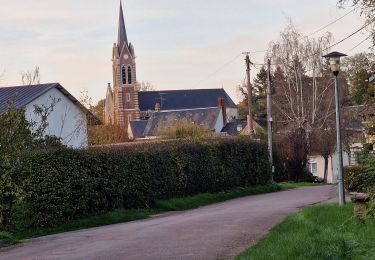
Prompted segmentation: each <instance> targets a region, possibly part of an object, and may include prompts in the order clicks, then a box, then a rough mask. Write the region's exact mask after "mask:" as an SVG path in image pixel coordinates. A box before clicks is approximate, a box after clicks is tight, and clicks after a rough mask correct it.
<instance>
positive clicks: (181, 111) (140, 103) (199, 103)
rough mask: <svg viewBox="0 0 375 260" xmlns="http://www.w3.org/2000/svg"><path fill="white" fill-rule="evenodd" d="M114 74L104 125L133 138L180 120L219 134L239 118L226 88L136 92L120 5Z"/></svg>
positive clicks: (152, 133) (131, 52) (130, 48)
mask: <svg viewBox="0 0 375 260" xmlns="http://www.w3.org/2000/svg"><path fill="white" fill-rule="evenodd" d="M112 73H113V88H112V87H111V85H110V84H108V86H107V93H106V99H105V107H104V123H105V124H106V125H119V126H120V127H122V128H123V129H126V130H127V132H128V136H129V137H130V138H143V137H150V136H157V135H158V133H159V132H160V131H161V129H162V128H166V127H168V126H169V125H170V124H172V123H173V122H174V121H175V120H178V119H183V120H187V121H189V122H192V123H194V124H198V125H201V126H203V127H204V128H206V129H210V130H212V131H214V132H217V133H220V132H221V130H222V128H223V127H224V126H225V124H226V123H228V122H231V121H233V120H235V119H236V118H238V109H237V106H236V104H235V103H234V102H233V100H232V99H231V98H230V97H229V95H228V94H227V93H226V92H225V90H224V89H186V90H163V91H137V74H136V62H135V51H134V46H133V45H132V44H131V43H130V42H129V41H128V37H127V32H126V28H125V20H124V13H123V9H122V4H121V3H120V11H119V22H118V38H117V42H116V43H114V45H113V48H112ZM219 126H220V127H221V128H220V127H219ZM219 128H220V129H219Z"/></svg>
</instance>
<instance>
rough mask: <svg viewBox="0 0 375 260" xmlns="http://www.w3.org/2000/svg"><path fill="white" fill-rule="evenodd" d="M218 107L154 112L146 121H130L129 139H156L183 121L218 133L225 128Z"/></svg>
mask: <svg viewBox="0 0 375 260" xmlns="http://www.w3.org/2000/svg"><path fill="white" fill-rule="evenodd" d="M224 115H225V114H224V113H223V110H222V109H221V108H220V107H209V108H197V109H180V110H164V111H156V112H153V113H152V114H151V117H150V118H149V119H148V120H140V121H130V127H129V129H128V133H129V138H131V139H132V138H144V137H149V138H150V137H156V136H159V135H160V133H161V132H162V131H163V130H164V129H165V127H168V126H172V125H173V124H174V123H175V122H177V121H180V120H184V121H187V122H189V123H192V124H195V125H198V126H200V127H202V129H205V130H208V131H211V132H213V133H220V132H221V131H222V129H223V127H224V126H225V121H226V119H225V118H224Z"/></svg>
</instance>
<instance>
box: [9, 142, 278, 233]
mask: <svg viewBox="0 0 375 260" xmlns="http://www.w3.org/2000/svg"><path fill="white" fill-rule="evenodd" d="M21 161H22V164H21V165H20V167H18V168H17V169H14V171H15V172H17V174H18V175H19V185H20V190H21V196H20V197H21V198H22V200H21V201H20V202H21V203H22V204H23V205H24V206H23V208H24V209H25V215H26V214H27V218H28V223H29V224H28V225H29V226H28V227H25V228H30V227H50V226H54V225H57V224H60V223H62V222H64V221H67V220H73V219H78V218H82V217H86V216H89V215H92V214H97V213H104V212H108V211H111V210H114V209H118V208H144V207H150V206H152V205H153V204H154V203H155V201H156V200H157V199H167V198H175V197H183V196H187V195H194V194H198V193H205V192H209V193H215V192H220V191H226V190H230V189H233V188H236V187H248V186H256V185H263V184H267V183H269V182H270V180H271V173H270V171H269V168H270V167H269V163H268V156H267V148H266V145H265V144H263V143H256V142H252V141H250V140H248V139H228V140H221V141H217V140H211V141H205V142H199V143H198V142H192V141H179V142H177V141H174V142H160V143H151V144H134V145H124V146H116V147H115V148H107V149H102V148H100V149H99V148H97V149H92V150H89V151H85V150H70V149H60V150H53V151H47V150H44V151H33V152H26V153H25V154H23V157H22V160H21Z"/></svg>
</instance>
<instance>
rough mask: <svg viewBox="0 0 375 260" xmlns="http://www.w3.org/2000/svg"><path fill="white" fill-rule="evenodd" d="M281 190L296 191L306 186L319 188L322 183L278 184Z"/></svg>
mask: <svg viewBox="0 0 375 260" xmlns="http://www.w3.org/2000/svg"><path fill="white" fill-rule="evenodd" d="M278 185H279V186H280V188H281V189H282V190H289V189H297V188H302V187H308V186H321V185H323V184H322V183H313V182H280V183H278Z"/></svg>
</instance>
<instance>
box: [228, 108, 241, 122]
mask: <svg viewBox="0 0 375 260" xmlns="http://www.w3.org/2000/svg"><path fill="white" fill-rule="evenodd" d="M226 113H227V121H228V122H232V121H233V119H234V118H236V119H238V118H239V115H238V108H230V107H227V109H226Z"/></svg>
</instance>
